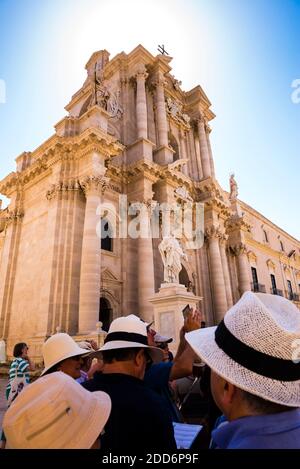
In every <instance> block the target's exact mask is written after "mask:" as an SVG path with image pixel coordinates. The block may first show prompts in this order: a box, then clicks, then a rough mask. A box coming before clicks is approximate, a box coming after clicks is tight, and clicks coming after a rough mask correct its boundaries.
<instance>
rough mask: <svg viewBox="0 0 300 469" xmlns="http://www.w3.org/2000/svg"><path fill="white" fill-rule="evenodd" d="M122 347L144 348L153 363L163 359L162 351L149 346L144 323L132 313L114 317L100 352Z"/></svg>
mask: <svg viewBox="0 0 300 469" xmlns="http://www.w3.org/2000/svg"><path fill="white" fill-rule="evenodd" d="M122 348H146V349H147V350H148V352H149V355H150V356H151V358H152V360H153V362H154V363H159V362H161V361H162V359H163V352H162V351H161V350H160V349H159V348H157V347H149V346H148V339H147V326H146V323H145V322H143V321H141V320H140V318H138V317H137V316H135V315H134V314H130V315H129V316H123V317H121V318H117V319H115V320H114V321H113V322H112V323H111V325H110V328H109V331H108V334H107V336H106V338H105V341H104V345H103V347H101V349H100V350H101V352H105V351H106V350H115V349H122Z"/></svg>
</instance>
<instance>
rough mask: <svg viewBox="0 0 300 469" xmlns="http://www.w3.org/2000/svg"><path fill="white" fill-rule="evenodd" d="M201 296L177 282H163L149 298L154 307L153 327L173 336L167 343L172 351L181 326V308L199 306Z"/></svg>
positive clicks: (165, 334)
mask: <svg viewBox="0 0 300 469" xmlns="http://www.w3.org/2000/svg"><path fill="white" fill-rule="evenodd" d="M201 300H202V297H200V296H195V295H194V293H192V292H188V291H187V289H186V287H185V286H184V285H181V284H179V283H163V284H162V285H161V287H160V289H159V292H158V293H155V295H154V296H153V297H152V298H150V300H149V301H150V303H151V304H152V305H153V309H154V324H155V326H154V328H155V330H156V331H157V332H159V333H160V334H161V335H163V336H169V337H173V342H171V343H170V344H169V349H170V350H171V351H172V353H176V351H177V348H178V345H179V340H180V329H181V327H182V326H183V322H184V319H183V315H182V310H183V308H184V307H185V306H186V305H187V304H189V305H190V307H191V308H193V309H196V308H199V302H200V301H201Z"/></svg>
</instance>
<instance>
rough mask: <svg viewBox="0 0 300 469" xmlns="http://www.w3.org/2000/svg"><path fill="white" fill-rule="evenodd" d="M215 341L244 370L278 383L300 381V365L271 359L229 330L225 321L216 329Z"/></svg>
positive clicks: (281, 359) (279, 359) (289, 361)
mask: <svg viewBox="0 0 300 469" xmlns="http://www.w3.org/2000/svg"><path fill="white" fill-rule="evenodd" d="M215 341H216V343H217V345H218V346H219V347H220V349H222V350H223V352H225V353H226V355H228V356H229V357H230V358H232V360H234V361H235V362H236V363H238V364H239V365H241V366H243V367H244V368H247V369H248V370H251V371H254V373H257V374H259V375H261V376H265V377H266V378H271V379H276V380H278V381H297V380H299V379H300V363H296V362H293V361H292V360H284V359H283V358H277V357H271V356H270V355H266V354H265V353H262V352H259V351H258V350H255V349H254V348H252V347H249V346H248V345H246V344H244V343H243V342H241V341H240V340H239V339H237V338H236V337H235V336H234V335H233V334H232V333H231V332H230V331H229V329H227V327H226V325H225V322H224V320H223V321H221V322H220V324H219V325H218V327H217V329H216V332H215Z"/></svg>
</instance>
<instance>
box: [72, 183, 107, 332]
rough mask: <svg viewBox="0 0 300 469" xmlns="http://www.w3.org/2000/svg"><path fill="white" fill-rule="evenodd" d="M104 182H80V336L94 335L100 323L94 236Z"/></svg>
mask: <svg viewBox="0 0 300 469" xmlns="http://www.w3.org/2000/svg"><path fill="white" fill-rule="evenodd" d="M106 182H107V178H105V177H98V176H86V177H85V178H83V179H82V180H81V181H80V186H81V187H82V189H83V191H84V193H85V196H86V206H85V217H84V227H83V239H82V254H81V269H80V293H79V333H80V334H85V333H90V332H92V331H95V330H96V323H97V322H98V321H99V306H100V281H101V239H100V237H99V236H98V234H97V225H98V223H99V222H101V211H100V204H101V194H102V192H103V190H104V188H105V184H106Z"/></svg>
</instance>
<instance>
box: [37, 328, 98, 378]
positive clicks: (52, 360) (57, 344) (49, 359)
mask: <svg viewBox="0 0 300 469" xmlns="http://www.w3.org/2000/svg"><path fill="white" fill-rule="evenodd" d="M88 353H89V352H88V351H87V350H86V349H83V348H80V347H79V346H78V345H77V344H76V342H75V340H73V339H72V337H71V336H69V334H65V333H64V332H60V333H58V334H54V335H52V336H51V337H49V339H48V340H46V342H44V344H43V349H42V354H43V359H44V365H45V368H44V370H43V371H42V373H41V376H42V375H44V374H45V373H47V371H49V370H50V369H51V368H52V367H53V366H54V365H57V364H58V363H59V362H61V361H62V360H65V359H66V358H71V357H76V356H77V355H88Z"/></svg>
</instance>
